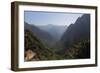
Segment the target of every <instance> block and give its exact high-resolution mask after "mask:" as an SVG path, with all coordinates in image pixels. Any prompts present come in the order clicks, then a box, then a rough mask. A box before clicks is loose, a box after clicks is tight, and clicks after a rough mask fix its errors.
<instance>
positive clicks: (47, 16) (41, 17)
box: [24, 11, 83, 26]
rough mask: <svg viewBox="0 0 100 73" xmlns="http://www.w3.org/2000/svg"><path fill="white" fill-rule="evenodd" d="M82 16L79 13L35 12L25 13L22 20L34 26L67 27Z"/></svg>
mask: <svg viewBox="0 0 100 73" xmlns="http://www.w3.org/2000/svg"><path fill="white" fill-rule="evenodd" d="M82 15H83V14H79V13H77V14H76V13H67V12H66V13H64V12H63V13H61V12H39V11H38V12H36V11H25V12H24V20H25V21H26V22H27V23H29V24H35V25H47V24H54V25H67V26H69V25H70V24H72V23H75V21H76V20H77V18H78V17H81V16H82Z"/></svg>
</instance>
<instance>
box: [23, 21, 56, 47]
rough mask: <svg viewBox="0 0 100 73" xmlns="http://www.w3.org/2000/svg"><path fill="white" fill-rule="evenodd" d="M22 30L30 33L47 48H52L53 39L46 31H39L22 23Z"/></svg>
mask: <svg viewBox="0 0 100 73" xmlns="http://www.w3.org/2000/svg"><path fill="white" fill-rule="evenodd" d="M24 28H25V29H27V30H29V31H31V32H32V33H33V34H34V35H35V36H36V37H37V38H38V39H40V40H41V41H42V43H43V44H45V45H46V46H47V47H48V46H49V47H50V46H52V44H53V43H54V41H55V39H54V38H53V37H52V36H51V35H50V34H49V33H48V32H46V31H44V30H41V29H39V28H38V27H36V26H35V25H33V24H28V23H26V22H24Z"/></svg>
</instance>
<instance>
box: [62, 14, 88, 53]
mask: <svg viewBox="0 0 100 73" xmlns="http://www.w3.org/2000/svg"><path fill="white" fill-rule="evenodd" d="M84 40H90V15H89V14H84V15H83V16H82V17H79V18H78V19H77V20H76V22H75V23H74V24H71V25H70V26H69V27H68V28H67V30H66V31H65V32H64V34H63V36H62V38H61V40H60V43H61V46H62V48H63V49H62V53H63V52H64V51H65V50H67V49H69V48H71V47H73V46H74V45H75V44H78V43H79V42H81V41H84ZM60 52H61V51H60Z"/></svg>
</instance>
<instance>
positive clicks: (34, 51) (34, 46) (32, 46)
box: [24, 29, 59, 61]
mask: <svg viewBox="0 0 100 73" xmlns="http://www.w3.org/2000/svg"><path fill="white" fill-rule="evenodd" d="M24 32H25V34H24V38H25V42H24V43H25V45H24V46H25V61H40V60H56V59H59V56H57V55H56V54H55V53H54V52H53V51H52V50H51V49H48V48H47V47H45V46H44V45H43V44H42V42H41V40H39V39H38V38H37V37H36V36H35V35H34V34H33V33H32V32H31V31H30V30H28V29H25V30H24Z"/></svg>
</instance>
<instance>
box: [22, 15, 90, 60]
mask: <svg viewBox="0 0 100 73" xmlns="http://www.w3.org/2000/svg"><path fill="white" fill-rule="evenodd" d="M24 31H25V36H24V37H25V52H27V51H28V50H31V51H32V52H33V54H34V53H35V54H34V57H32V58H31V59H29V60H32V61H33V60H37V61H38V60H60V59H83V58H90V15H89V14H84V15H83V16H82V17H80V18H78V19H77V21H76V22H75V23H74V24H71V25H70V26H69V27H68V28H67V29H66V31H65V32H64V34H63V35H62V37H61V39H60V40H58V41H57V40H55V38H53V36H52V35H50V34H49V33H48V32H46V31H44V30H41V29H39V28H38V27H36V26H33V25H30V24H28V23H26V22H25V30H24ZM26 57H27V55H26V54H25V58H26ZM29 60H26V61H29Z"/></svg>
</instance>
